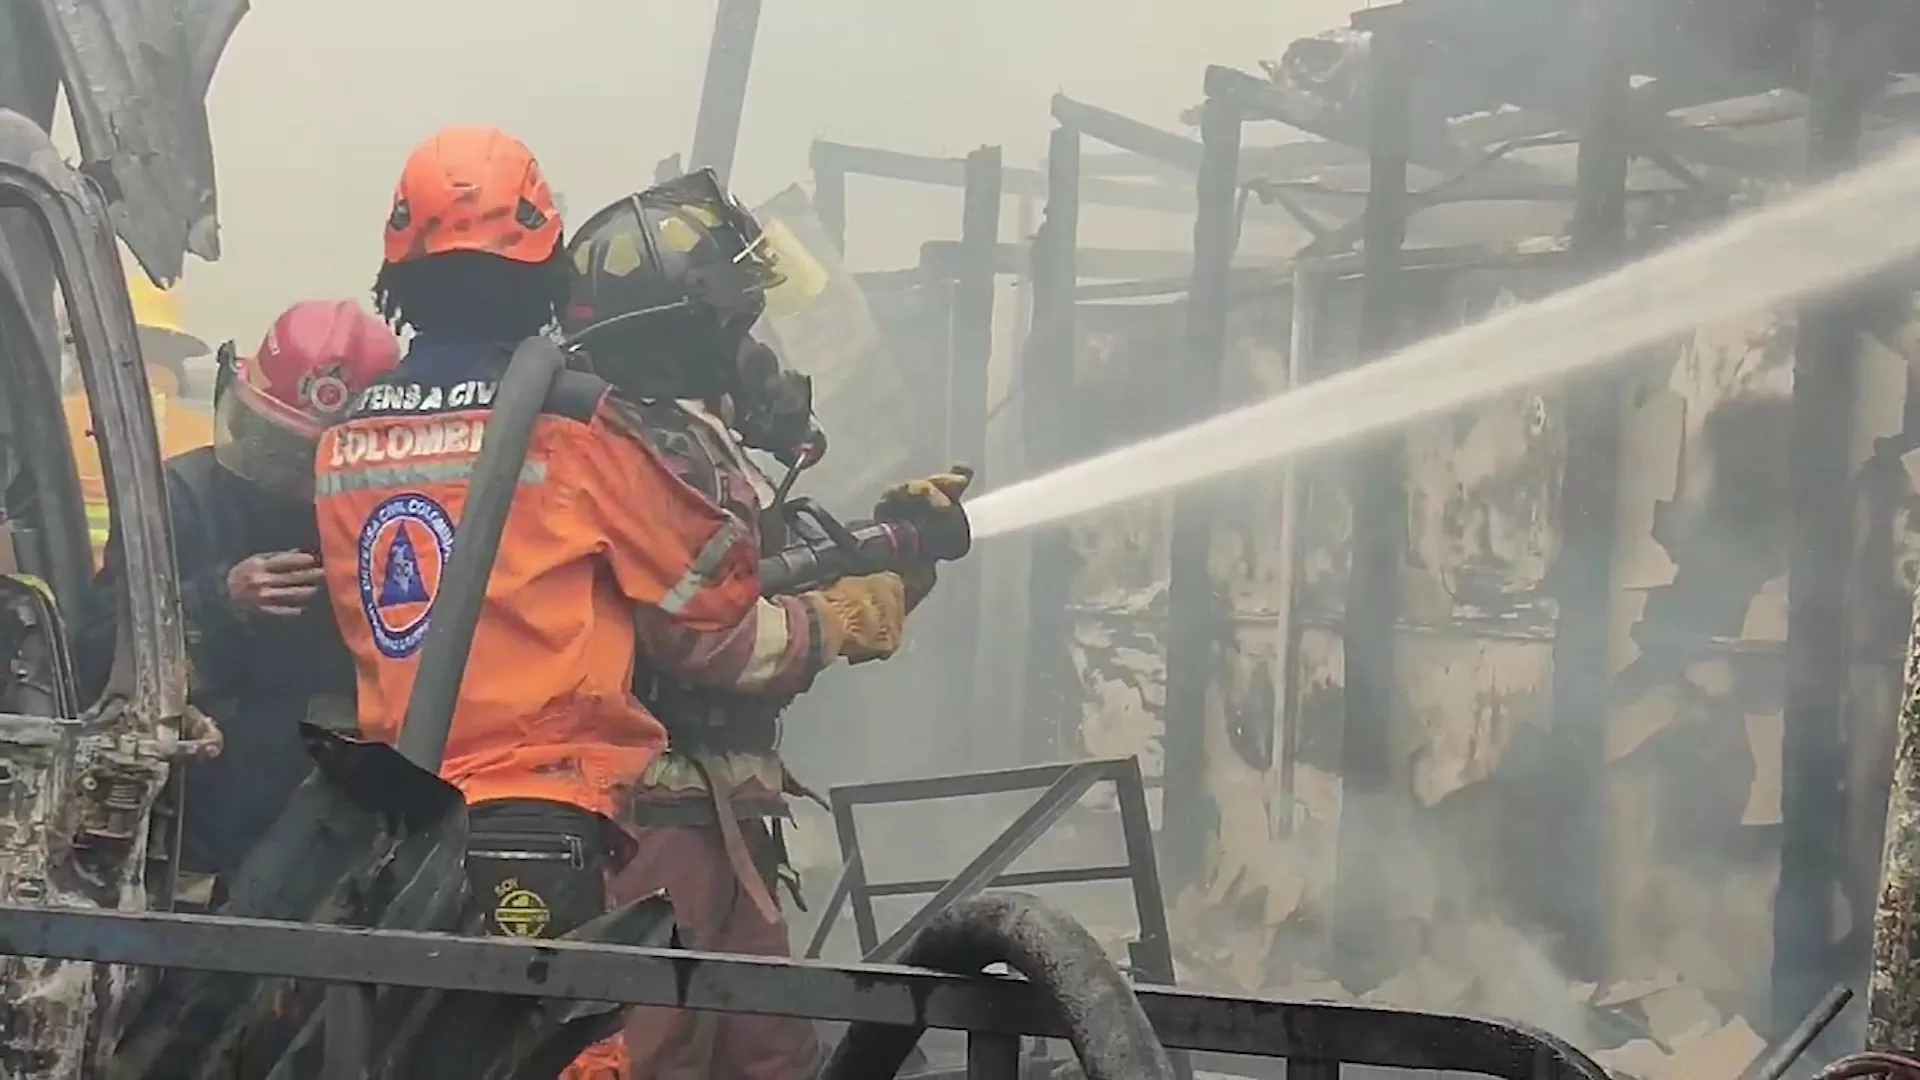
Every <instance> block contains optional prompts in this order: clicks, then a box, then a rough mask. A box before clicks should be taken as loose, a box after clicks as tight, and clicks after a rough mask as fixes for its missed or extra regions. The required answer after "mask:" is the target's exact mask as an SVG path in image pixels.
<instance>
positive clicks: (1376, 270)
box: [1333, 7, 1413, 992]
mask: <svg viewBox="0 0 1920 1080" xmlns="http://www.w3.org/2000/svg"><path fill="white" fill-rule="evenodd" d="M1371 14H1373V15H1374V16H1375V17H1374V18H1371V19H1369V20H1367V22H1366V24H1365V25H1364V26H1363V27H1362V28H1363V29H1366V30H1370V31H1371V32H1372V35H1373V40H1372V44H1371V48H1370V60H1369V63H1368V65H1367V70H1368V80H1369V85H1368V88H1367V105H1366V108H1367V130H1368V139H1367V143H1368V145H1367V159H1368V166H1369V174H1368V175H1369V181H1368V184H1369V186H1368V194H1367V205H1366V212H1365V217H1364V219H1363V220H1364V235H1365V252H1364V266H1365V280H1364V283H1363V286H1362V293H1361V301H1360V353H1361V357H1362V359H1363V361H1371V360H1374V359H1378V358H1379V357H1380V356H1382V355H1385V354H1386V353H1387V352H1389V351H1391V350H1392V349H1393V347H1394V346H1395V345H1396V344H1398V342H1399V340H1400V336H1401V324H1402V321H1403V312H1402V308H1403V306H1404V305H1403V304H1402V297H1401V292H1402V289H1403V284H1402V280H1401V279H1402V276H1403V272H1402V267H1401V261H1402V248H1403V247H1404V246H1405V244H1406V238H1407V212H1408V207H1407V157H1408V140H1409V130H1408V129H1409V125H1410V117H1411V98H1412V92H1413V85H1412V72H1411V70H1410V65H1411V60H1412V57H1411V55H1410V47H1409V45H1410V43H1409V42H1408V40H1407V38H1406V27H1405V26H1404V24H1403V21H1402V20H1403V19H1404V9H1403V8H1401V7H1394V8H1385V9H1379V10H1378V11H1376V12H1373V13H1371ZM1349 469H1350V472H1349V474H1348V476H1349V480H1348V483H1349V485H1350V486H1349V499H1350V501H1351V502H1352V504H1353V566H1352V569H1351V570H1350V571H1349V572H1348V575H1347V588H1346V600H1345V608H1346V612H1345V616H1344V618H1343V620H1342V621H1343V633H1342V635H1341V642H1342V650H1343V654H1344V656H1345V658H1346V659H1345V665H1346V692H1345V701H1344V707H1345V716H1344V719H1343V722H1342V727H1341V737H1340V743H1341V752H1340V776H1341V790H1342V792H1343V793H1344V794H1343V796H1342V798H1341V801H1340V824H1339V834H1338V839H1337V840H1336V842H1335V843H1336V847H1335V856H1334V858H1335V877H1334V902H1333V911H1334V924H1333V961H1334V965H1335V971H1336V973H1338V975H1339V977H1340V981H1341V982H1342V983H1344V984H1345V985H1346V986H1347V987H1348V988H1350V989H1352V990H1354V991H1356V992H1358V991H1362V990H1366V989H1371V988H1373V987H1374V986H1377V985H1379V983H1380V982H1381V980H1382V979H1384V978H1385V977H1386V975H1387V974H1388V971H1387V970H1385V967H1384V965H1385V964H1387V963H1389V962H1390V961H1389V960H1388V958H1386V957H1384V956H1383V955H1382V954H1381V952H1380V950H1381V940H1382V930H1383V928H1384V925H1385V923H1386V919H1387V908H1386V897H1387V896H1388V895H1389V892H1390V890H1389V889H1388V888H1387V886H1386V882H1385V881H1384V879H1383V878H1382V876H1381V873H1380V871H1381V864H1380V859H1379V855H1378V848H1379V843H1380V838H1381V836H1382V835H1383V834H1386V833H1387V832H1388V831H1389V830H1391V829H1392V828H1394V823H1393V821H1392V815H1391V812H1390V810H1389V809H1388V807H1387V804H1386V800H1387V799H1388V798H1390V796H1389V795H1388V785H1389V783H1390V778H1391V768H1392V766H1391V763H1390V757H1391V754H1390V750H1389V747H1388V732H1389V729H1390V726H1391V723H1392V715H1393V709H1394V702H1395V699H1396V697H1397V693H1396V687H1395V664H1394V651H1395V640H1394V639H1395V636H1396V635H1395V630H1396V623H1397V621H1398V618H1399V598H1400V568H1401V563H1402V562H1403V561H1404V554H1403V552H1404V549H1405V547H1406V526H1407V496H1406V476H1405V473H1406V454H1405V445H1404V441H1403V440H1402V439H1401V438H1400V437H1398V436H1383V437H1381V438H1379V439H1376V440H1373V441H1371V443H1370V444H1368V445H1366V446H1363V447H1361V448H1360V449H1358V450H1356V451H1355V452H1354V454H1353V457H1352V459H1351V464H1350V465H1349Z"/></svg>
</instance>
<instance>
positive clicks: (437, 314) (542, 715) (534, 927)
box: [315, 128, 898, 1080]
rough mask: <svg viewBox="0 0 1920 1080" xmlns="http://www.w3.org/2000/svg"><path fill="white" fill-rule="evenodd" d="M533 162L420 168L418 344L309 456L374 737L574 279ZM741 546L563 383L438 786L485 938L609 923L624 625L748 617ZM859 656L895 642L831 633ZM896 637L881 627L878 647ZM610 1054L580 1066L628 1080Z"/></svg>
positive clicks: (497, 136)
mask: <svg viewBox="0 0 1920 1080" xmlns="http://www.w3.org/2000/svg"><path fill="white" fill-rule="evenodd" d="M561 239H562V238H561V223H560V217H559V212H558V209H557V208H556V206H555V205H554V200H553V195H552V193H551V190H550V189H549V188H548V186H547V182H546V180H545V179H544V177H543V176H542V175H541V170H540V167H539V165H538V164H537V162H536V161H535V160H534V158H533V156H532V154H531V153H530V152H529V151H528V150H527V148H526V147H525V146H524V145H522V144H521V143H520V142H519V141H517V140H515V139H514V138H512V137H511V136H509V135H507V134H506V133H504V132H501V131H497V130H494V129H489V128H450V129H447V130H445V131H442V132H440V133H439V134H438V135H436V136H434V137H433V138H432V139H430V140H428V141H427V142H426V143H425V144H423V145H422V146H420V147H419V148H418V149H416V150H415V151H414V153H413V154H412V155H411V156H410V157H409V159H408V161H407V164H406V167H405V169H404V171H403V173H402V175H401V178H400V183H399V185H398V187H397V188H396V190H395V192H394V197H393V205H392V210H391V212H390V214H389V216H388V219H387V225H386V244H385V248H386V251H385V261H384V262H383V264H382V266H381V269H380V274H379V277H378V278H377V279H376V282H375V299H376V301H377V302H378V305H379V307H380V310H381V311H382V312H383V313H384V314H385V315H387V317H388V318H389V319H390V320H391V321H393V322H394V323H395V324H396V325H397V326H405V327H410V328H411V329H412V330H413V331H414V335H415V336H414V338H413V341H412V344H411V346H410V348H409V350H408V353H407V356H406V358H405V359H404V360H403V361H402V362H401V365H400V368H399V369H398V370H397V371H396V372H395V373H394V374H393V375H392V376H390V377H389V378H387V379H385V380H382V381H381V382H379V383H376V384H375V385H374V386H372V387H371V388H369V389H368V390H367V391H366V392H364V393H363V394H361V395H360V397H359V400H358V401H357V402H356V403H355V405H354V407H353V408H352V410H351V411H350V414H349V418H348V419H347V421H346V422H345V423H343V424H342V425H340V426H338V427H336V428H334V429H333V430H332V431H330V432H329V433H328V434H327V436H326V437H325V438H324V439H323V441H322V444H321V446H320V449H319V452H318V455H317V457H316V461H315V473H316V476H315V481H316V488H317V492H318V511H319V519H320V530H321V543H322V548H323V553H322V556H323V564H324V565H325V567H326V570H327V588H328V592H329V595H330V596H331V598H332V601H333V606H334V613H335V616H336V618H337V619H338V620H339V623H340V626H341V629H342V631H343V634H344V636H345V638H346V640H347V644H348V647H349V649H350V650H351V651H352V652H353V654H354V660H355V665H356V669H357V672H358V684H359V709H360V725H361V730H362V733H363V734H364V735H366V736H367V737H370V738H374V739H380V740H384V741H393V740H394V739H395V738H396V737H397V735H398V729H399V726H400V722H401V720H402V718H403V716H404V713H405V709H406V701H407V696H408V694H409V692H410V691H411V689H412V684H413V678H414V674H415V671H416V668H417V665H418V660H419V650H420V645H421V640H422V638H423V637H424V635H425V632H426V628H427V622H428V618H429V616H430V614H431V612H432V608H433V601H434V597H435V595H436V593H437V590H438V586H439V575H440V572H441V569H442V567H444V565H445V563H446V560H447V557H448V554H449V553H450V551H451V549H452V544H453V539H454V535H455V532H456V530H457V529H458V527H459V520H460V514H461V509H462V507H463V505H464V502H465V498H466V492H467V476H468V475H469V473H470V471H471V469H472V467H473V463H474V460H475V458H476V457H477V453H478V450H479V448H480V445H481V441H482V435H483V433H484V431H485V427H486V423H487V419H488V403H489V402H490V401H491V400H492V395H493V391H494V388H495V387H496V386H497V384H498V380H499V378H500V376H501V374H502V373H503V372H504V370H505V367H506V363H507V360H508V358H509V356H510V354H511V351H512V349H513V347H514V346H515V345H516V344H517V343H518V342H519V341H521V340H523V339H524V338H526V337H528V336H530V335H533V334H536V333H539V332H541V331H542V330H543V329H545V328H547V327H548V326H549V325H550V324H552V323H553V322H554V320H555V318H556V316H557V314H558V311H559V308H560V305H561V304H562V303H563V302H564V298H565V296H566V290H567V284H568V283H567V275H566V269H565V262H564V258H563V255H562V243H561ZM756 560H757V553H756V552H755V551H754V549H753V547H752V545H751V543H750V542H749V540H748V537H747V530H746V529H745V528H744V527H742V526H741V525H740V523H739V522H738V521H737V520H735V519H734V518H733V517H732V516H731V515H729V514H728V513H727V512H726V511H725V510H724V509H722V508H721V507H719V506H717V505H715V504H714V503H713V502H712V501H711V500H709V499H707V498H705V497H704V496H702V495H701V494H700V493H699V492H698V491H696V490H694V489H693V488H692V487H689V486H688V485H686V484H685V483H684V482H682V481H681V480H679V479H678V478H677V477H675V476H674V475H673V473H672V471H671V470H670V469H669V468H668V467H667V465H666V464H665V463H664V462H663V461H662V460H661V458H660V455H659V454H658V453H657V452H656V451H655V450H654V449H653V448H652V447H651V446H650V445H648V443H647V442H646V440H645V439H644V437H643V436H642V435H641V434H640V429H639V426H638V425H637V424H636V423H635V422H634V419H633V416H632V409H631V406H630V405H629V404H628V403H626V402H623V401H621V400H620V399H619V398H618V397H617V395H614V394H612V393H611V392H610V388H609V387H608V385H607V384H606V383H604V382H602V381H600V380H599V379H597V378H594V377H592V376H589V375H585V374H584V373H579V372H570V373H567V374H566V375H563V376H562V378H561V380H560V381H559V382H558V383H557V384H556V387H555V390H554V392H553V393H552V394H550V395H549V398H548V403H547V411H546V414H545V415H543V416H542V417H541V418H540V419H539V421H538V424H537V426H536V427H535V430H534V435H533V440H532V444H531V446H530V447H529V450H528V453H527V469H526V470H525V473H524V478H523V480H522V487H521V489H520V490H519V492H518V493H517V494H516V496H515V501H514V505H513V510H512V512H511V514H510V515H509V517H508V520H507V524H506V529H505V532H504V534H503V535H502V537H501V541H500V549H499V553H498V557H497V561H496V564H495V566H494V569H493V575H492V578H491V581H490V584H489V586H488V589H487V596H486V601H485V604H484V606H483V608H482V611H481V615H480V621H479V626H478V628H477V630H476V632H475V635H474V642H473V660H472V662H471V663H470V664H469V665H468V669H467V676H466V680H465V682H464V685H463V688H462V694H461V699H460V701H459V704H458V706H457V707H456V710H455V714H454V720H453V728H452V732H451V734H450V737H449V740H448V744H447V751H446V759H445V761H444V762H443V764H442V768H441V774H442V775H443V776H444V777H445V778H446V779H447V780H448V781H450V782H451V783H453V784H454V785H455V786H457V787H458V788H460V790H461V791H462V792H463V793H464V794H465V796H466V798H467V801H468V803H469V804H470V805H471V807H472V810H471V841H470V842H471V845H472V846H471V848H470V850H469V852H468V860H467V861H468V871H469V874H470V876H471V878H472V880H473V885H474V889H475V891H476V893H477V894H478V895H479V896H481V897H482V898H483V899H484V898H491V899H492V901H493V903H492V904H491V907H492V910H493V914H494V917H493V919H492V920H491V921H490V924H489V926H490V929H491V930H492V932H494V933H496V934H500V935H506V936H521V937H543V936H553V935H558V934H561V933H564V932H566V931H567V930H569V929H572V928H573V927H575V926H577V925H579V924H581V923H583V922H585V921H587V920H588V919H590V918H592V917H593V916H595V915H597V914H599V913H601V912H602V911H604V910H606V904H607V896H606V889H605V882H606V878H607V876H608V875H609V874H611V873H612V872H613V871H614V870H616V869H617V868H618V865H619V864H620V862H621V861H622V859H623V857H624V855H625V853H626V850H627V845H626V842H625V839H624V836H623V835H622V834H621V833H620V832H619V830H618V829H617V827H615V826H613V824H612V822H611V820H610V815H611V814H612V812H613V811H614V810H615V809H616V807H617V806H618V804H619V803H620V802H622V801H623V800H622V792H623V791H624V790H625V789H626V788H627V787H628V786H630V785H631V784H632V783H633V782H634V781H635V780H637V778H638V777H639V776H640V775H641V774H642V773H644V772H645V771H646V770H647V768H648V767H649V766H651V765H652V764H653V762H654V761H655V760H656V758H657V757H658V756H659V754H660V751H661V749H662V747H663V746H664V744H665V742H666V732H665V730H664V729H663V728H662V727H661V724H660V722H659V720H658V719H656V718H655V717H654V716H653V715H652V714H651V713H650V712H649V711H648V710H647V709H646V707H645V706H643V705H642V704H641V703H640V701H639V700H638V699H637V698H635V696H634V694H633V692H632V688H631V683H632V678H633V666H634V651H635V639H636V634H635V624H636V621H637V620H639V619H641V618H644V617H649V616H651V617H658V618H664V619H667V620H669V621H671V622H674V623H676V624H678V625H681V626H684V627H686V628H687V630H688V631H689V632H691V633H722V634H724V633H730V632H732V631H734V630H735V629H736V628H737V627H738V626H739V625H740V623H741V622H742V621H744V620H751V619H754V618H756V617H757V614H756V605H757V596H758V592H759V581H758V577H757V574H756V565H757V562H756ZM843 622H844V623H845V625H841V626H839V627H838V631H839V640H843V641H846V642H848V643H849V647H850V648H857V647H860V645H861V643H862V642H865V643H868V645H869V646H870V645H871V643H872V642H874V641H877V640H882V639H885V640H892V639H894V638H897V635H898V620H897V619H895V620H894V621H893V623H892V624H891V625H866V624H860V625H856V624H855V620H851V619H849V620H843ZM888 635H892V638H889V637H888ZM623 1057H624V1055H622V1054H621V1053H620V1052H619V1049H618V1047H617V1045H612V1044H603V1045H602V1046H600V1047H596V1048H595V1049H594V1050H591V1051H589V1052H588V1054H586V1055H584V1056H583V1057H582V1058H581V1059H580V1060H579V1061H576V1062H575V1063H574V1065H573V1066H572V1067H571V1068H570V1070H569V1073H568V1075H569V1076H572V1077H576V1078H579V1080H589V1078H592V1080H614V1078H618V1077H621V1076H623V1075H624V1072H625V1068H624V1063H623Z"/></svg>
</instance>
